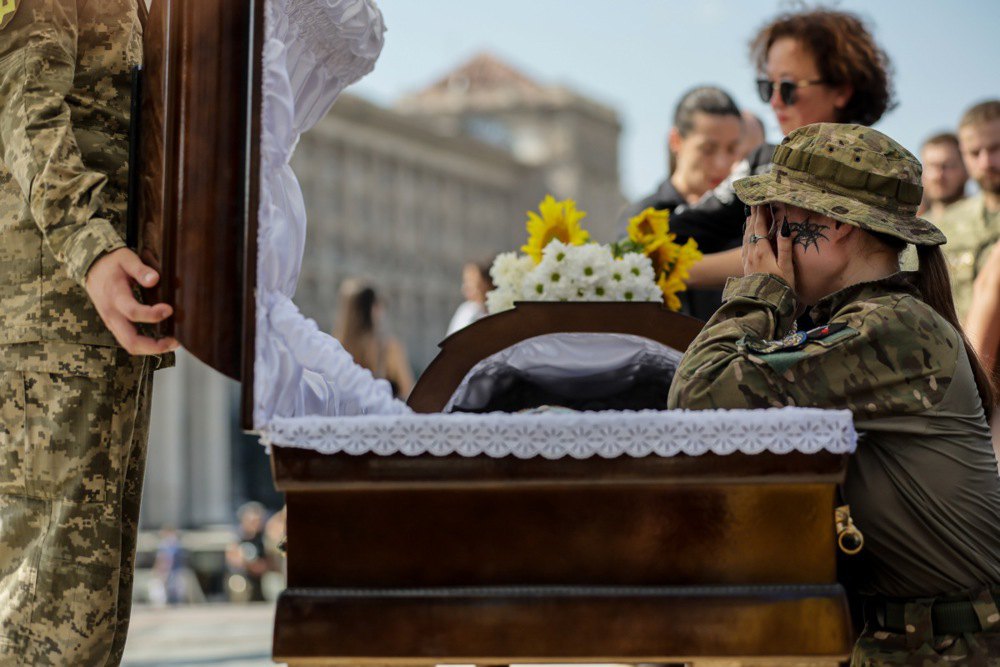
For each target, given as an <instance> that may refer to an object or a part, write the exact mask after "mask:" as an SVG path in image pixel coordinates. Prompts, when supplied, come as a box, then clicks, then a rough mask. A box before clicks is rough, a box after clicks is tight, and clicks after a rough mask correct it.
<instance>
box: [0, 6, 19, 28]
mask: <svg viewBox="0 0 1000 667" xmlns="http://www.w3.org/2000/svg"><path fill="white" fill-rule="evenodd" d="M20 1H21V0H0V30H3V29H4V28H6V27H7V24H8V23H10V22H11V21H12V20H13V19H14V14H15V13H16V12H17V5H18V3H20Z"/></svg>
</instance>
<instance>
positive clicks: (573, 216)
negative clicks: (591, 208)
mask: <svg viewBox="0 0 1000 667" xmlns="http://www.w3.org/2000/svg"><path fill="white" fill-rule="evenodd" d="M538 211H539V213H541V216H539V215H538V214H537V213H535V212H533V211H528V222H527V223H526V227H527V228H528V242H527V243H526V244H525V245H523V246H521V250H522V251H523V252H524V253H525V254H527V255H529V256H530V257H531V258H532V259H533V260H535V264H538V263H539V262H541V261H542V249H543V248H545V246H546V245H548V243H549V241H551V240H552V239H559V240H560V241H562V242H563V243H565V244H567V245H583V244H584V243H586V242H587V241H589V240H590V234H588V233H587V231H586V230H584V229H583V228H582V227H580V220H582V219H583V218H584V216H586V215H587V214H586V213H584V212H583V211H577V210H576V202H574V201H573V200H572V199H564V200H563V201H556V200H555V199H554V198H553V197H552V195H548V196H546V197H545V199H544V200H543V201H542V203H541V204H539V205H538Z"/></svg>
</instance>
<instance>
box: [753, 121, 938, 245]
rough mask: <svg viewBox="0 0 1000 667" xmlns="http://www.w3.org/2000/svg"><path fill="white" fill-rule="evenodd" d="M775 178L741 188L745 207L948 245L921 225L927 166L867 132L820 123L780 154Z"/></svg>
mask: <svg viewBox="0 0 1000 667" xmlns="http://www.w3.org/2000/svg"><path fill="white" fill-rule="evenodd" d="M771 162H772V167H771V171H770V172H768V173H766V174H760V175H758V176H750V177H748V178H741V179H740V180H738V181H736V182H735V183H733V187H734V188H735V189H736V195H737V196H738V197H739V198H740V199H741V200H742V201H743V203H745V204H749V205H751V206H756V205H758V204H764V203H766V202H784V203H786V204H791V205H792V206H798V207H800V208H804V209H807V210H810V211H816V212H817V213H820V214H822V215H826V216H829V217H831V218H833V219H834V220H839V221H840V222H845V223H847V224H849V225H854V226H855V227H860V228H861V229H864V230H867V231H870V232H879V233H882V234H888V235H890V236H895V237H896V238H900V239H903V240H904V241H908V242H909V243H913V244H915V245H941V244H943V243H944V242H945V237H944V234H942V233H941V230H940V229H938V228H937V227H935V226H934V225H932V224H931V223H930V222H928V221H926V220H924V219H922V218H918V217H917V208H918V207H919V206H920V198H921V196H922V195H923V187H922V186H921V184H920V173H921V167H920V161H919V160H917V158H915V157H914V156H913V154H912V153H910V152H909V151H908V150H906V149H905V148H903V147H902V146H900V145H899V144H898V143H896V142H895V141H893V140H892V139H890V138H889V137H887V136H886V135H884V134H882V133H881V132H878V131H877V130H873V129H871V128H870V127H865V126H863V125H842V124H839V123H814V124H812V125H806V126H805V127H800V128H799V129H797V130H795V131H794V132H792V133H791V134H789V135H788V136H787V137H785V139H784V140H783V141H782V142H781V145H780V146H778V147H777V148H776V149H775V150H774V157H773V158H772V159H771Z"/></svg>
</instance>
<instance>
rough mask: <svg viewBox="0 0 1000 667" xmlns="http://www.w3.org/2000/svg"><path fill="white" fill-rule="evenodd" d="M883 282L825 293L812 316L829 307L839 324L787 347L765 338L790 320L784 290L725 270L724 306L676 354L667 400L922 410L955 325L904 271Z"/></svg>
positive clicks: (790, 304)
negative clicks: (921, 297)
mask: <svg viewBox="0 0 1000 667" xmlns="http://www.w3.org/2000/svg"><path fill="white" fill-rule="evenodd" d="M887 283H888V284H887V285H886V287H887V288H888V292H887V293H886V294H884V295H879V296H876V295H877V294H878V293H879V291H880V285H879V284H878V283H872V284H863V285H859V286H855V287H854V288H848V289H847V290H845V291H844V292H841V293H837V294H835V295H833V296H832V297H828V300H826V301H824V302H821V303H820V304H819V305H818V306H817V308H815V309H814V317H818V318H819V319H818V321H826V320H825V318H824V316H827V317H828V316H830V315H832V314H833V313H834V312H835V314H836V319H835V320H834V321H832V322H831V323H834V324H842V325H844V326H843V327H837V329H838V330H837V331H836V332H835V333H834V334H833V335H831V336H828V337H823V338H817V339H815V340H810V341H807V342H806V343H805V344H804V345H802V346H795V347H793V348H792V349H785V348H784V347H782V346H780V345H778V346H770V345H768V342H769V341H772V340H781V339H783V338H784V337H785V336H787V335H788V333H789V332H791V331H792V329H793V327H794V325H795V321H794V315H795V296H794V293H793V292H792V291H791V289H790V288H789V287H788V286H787V284H785V282H784V281H782V280H781V279H780V278H777V277H775V276H770V275H764V274H755V275H752V276H748V277H745V278H737V279H730V281H729V284H728V285H727V286H726V293H725V297H724V298H725V303H724V304H723V307H722V309H720V310H719V311H718V312H717V313H716V315H715V317H713V318H712V319H711V320H710V321H709V323H708V324H707V325H706V326H705V328H704V329H703V330H702V332H701V334H699V336H698V337H697V338H696V339H695V340H694V342H692V344H691V345H690V346H689V347H688V351H687V354H686V355H685V356H684V359H683V360H682V361H681V365H680V368H678V371H677V379H675V380H674V383H673V385H672V386H671V388H670V398H669V403H668V405H669V407H671V408H678V407H682V408H693V409H708V408H729V409H733V408H749V409H753V408H769V407H782V406H785V405H796V406H800V407H829V408H846V409H849V410H851V411H852V412H853V413H854V414H855V420H857V419H858V417H859V415H860V416H864V415H870V416H873V417H874V416H878V415H880V414H884V413H885V412H887V411H891V412H894V413H914V412H920V411H923V410H924V409H926V407H929V406H930V405H932V404H933V403H936V402H938V401H940V400H941V398H942V396H943V395H944V392H945V391H946V390H947V388H948V384H949V382H950V381H951V378H950V377H948V376H947V374H946V372H945V368H944V366H943V364H944V363H946V361H947V360H951V359H953V358H954V356H955V353H954V350H955V349H956V346H957V345H959V344H960V342H959V338H958V333H957V332H956V331H955V330H954V329H952V328H951V327H950V326H949V325H948V324H947V323H946V322H945V321H944V320H943V319H941V318H940V317H938V316H937V314H936V313H934V311H933V310H931V308H930V307H929V306H927V305H925V304H924V303H923V302H922V301H920V300H919V299H917V298H914V295H915V288H914V287H913V286H912V284H911V283H912V280H911V279H910V278H909V277H908V276H907V275H906V274H897V276H896V277H894V278H892V279H890V280H888V281H887ZM855 297H860V298H857V299H855ZM831 311H832V312H831ZM904 332H906V333H905V334H904ZM910 332H920V335H919V336H914V335H911V334H910ZM772 348H773V349H772ZM762 350H767V351H769V352H770V353H764V352H761V351H762Z"/></svg>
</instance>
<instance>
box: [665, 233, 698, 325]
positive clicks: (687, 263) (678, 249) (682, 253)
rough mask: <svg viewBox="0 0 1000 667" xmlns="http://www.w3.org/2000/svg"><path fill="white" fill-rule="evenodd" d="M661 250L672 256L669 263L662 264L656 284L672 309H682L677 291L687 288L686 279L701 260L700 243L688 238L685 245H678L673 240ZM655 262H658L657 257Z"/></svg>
mask: <svg viewBox="0 0 1000 667" xmlns="http://www.w3.org/2000/svg"><path fill="white" fill-rule="evenodd" d="M659 252H660V254H663V255H666V254H668V253H669V254H670V255H672V257H671V261H670V262H669V263H668V264H663V265H661V266H663V267H664V269H663V272H662V273H660V276H659V280H657V281H656V284H657V285H658V286H659V288H660V291H662V292H663V300H664V301H665V302H666V304H667V307H668V308H670V310H680V308H681V301H680V299H679V298H678V297H677V293H678V292H683V291H685V290H687V284H686V282H685V281H687V279H688V278H689V277H690V275H691V274H690V271H691V267H692V266H694V265H695V264H696V263H698V262H699V261H700V260H701V258H702V253H701V251H700V250H698V243H697V241H695V240H694V239H688V240H687V243H685V244H684V245H678V244H676V243H674V242H673V241H671V242H669V243H667V244H666V245H665V246H662V247H661V249H660V251H659ZM653 263H654V265H655V264H656V259H655V258H654V260H653ZM667 267H669V269H668V268H667Z"/></svg>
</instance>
